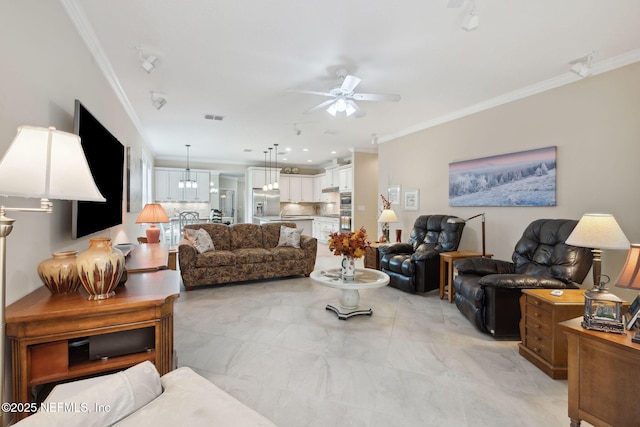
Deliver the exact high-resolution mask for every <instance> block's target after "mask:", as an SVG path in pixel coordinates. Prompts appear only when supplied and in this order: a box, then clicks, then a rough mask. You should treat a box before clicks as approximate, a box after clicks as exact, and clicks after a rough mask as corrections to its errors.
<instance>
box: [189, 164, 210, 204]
mask: <svg viewBox="0 0 640 427" xmlns="http://www.w3.org/2000/svg"><path fill="white" fill-rule="evenodd" d="M189 175H190V177H191V179H192V180H194V181H196V183H197V184H198V187H196V188H184V201H185V202H209V172H193V171H191V173H190V174H189ZM183 176H184V177H185V178H186V176H187V174H186V172H185V173H184V174H183Z"/></svg>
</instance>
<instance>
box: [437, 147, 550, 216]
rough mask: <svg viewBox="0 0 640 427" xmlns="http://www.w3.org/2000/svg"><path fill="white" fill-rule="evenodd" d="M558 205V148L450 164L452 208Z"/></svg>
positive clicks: (546, 148)
mask: <svg viewBox="0 0 640 427" xmlns="http://www.w3.org/2000/svg"><path fill="white" fill-rule="evenodd" d="M555 205H556V147H555V146H553V147H544V148H538V149H535V150H529V151H520V152H517V153H509V154H501V155H498V156H491V157H483V158H480V159H472V160H465V161H462V162H454V163H449V206H555Z"/></svg>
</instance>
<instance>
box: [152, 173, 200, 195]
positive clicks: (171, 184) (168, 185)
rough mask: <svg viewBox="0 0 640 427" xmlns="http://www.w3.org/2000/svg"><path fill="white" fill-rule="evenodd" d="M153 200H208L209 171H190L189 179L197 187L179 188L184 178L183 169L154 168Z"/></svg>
mask: <svg viewBox="0 0 640 427" xmlns="http://www.w3.org/2000/svg"><path fill="white" fill-rule="evenodd" d="M154 173H155V182H154V184H155V201H157V202H209V172H204V171H200V172H195V171H191V174H190V175H191V179H192V180H195V181H196V182H197V183H198V188H180V180H183V179H186V176H187V173H186V171H185V170H184V169H155V171H154Z"/></svg>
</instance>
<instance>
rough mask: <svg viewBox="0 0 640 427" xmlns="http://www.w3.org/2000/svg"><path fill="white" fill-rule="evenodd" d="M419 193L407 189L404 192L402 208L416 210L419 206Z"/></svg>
mask: <svg viewBox="0 0 640 427" xmlns="http://www.w3.org/2000/svg"><path fill="white" fill-rule="evenodd" d="M419 196H420V193H419V192H418V190H407V191H405V192H404V210H405V211H417V210H418V206H420V199H419Z"/></svg>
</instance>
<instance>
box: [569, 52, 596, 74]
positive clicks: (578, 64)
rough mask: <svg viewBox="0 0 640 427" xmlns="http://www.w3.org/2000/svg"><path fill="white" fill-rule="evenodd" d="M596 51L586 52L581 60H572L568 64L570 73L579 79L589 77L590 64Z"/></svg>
mask: <svg viewBox="0 0 640 427" xmlns="http://www.w3.org/2000/svg"><path fill="white" fill-rule="evenodd" d="M596 54H597V52H596V51H593V50H592V51H591V52H587V53H586V54H585V55H584V56H583V57H582V58H577V59H574V60H573V61H570V62H569V65H571V69H570V71H571V72H572V73H575V74H577V75H578V76H580V77H581V78H583V79H584V78H585V77H589V76H590V75H591V73H592V71H591V62H592V61H593V57H594V55H596Z"/></svg>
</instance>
